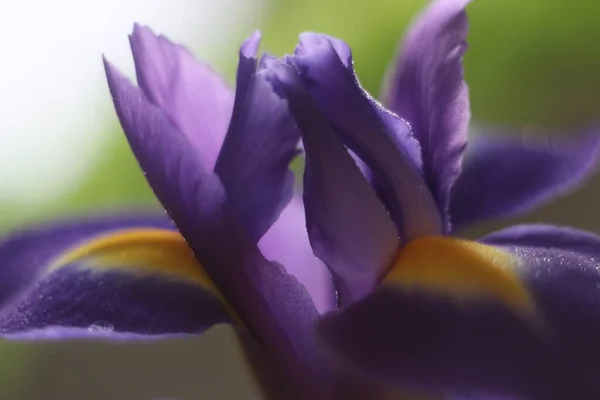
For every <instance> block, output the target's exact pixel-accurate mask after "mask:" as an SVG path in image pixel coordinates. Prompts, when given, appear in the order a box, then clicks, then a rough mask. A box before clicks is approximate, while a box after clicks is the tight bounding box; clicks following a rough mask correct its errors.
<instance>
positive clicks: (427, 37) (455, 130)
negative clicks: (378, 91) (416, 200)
mask: <svg viewBox="0 0 600 400" xmlns="http://www.w3.org/2000/svg"><path fill="white" fill-rule="evenodd" d="M469 2H470V0H437V1H433V2H432V3H431V5H430V6H429V8H428V9H427V10H426V11H425V12H424V13H423V14H422V15H421V16H420V18H419V19H418V20H417V21H416V22H415V23H414V24H413V27H412V28H411V30H410V31H409V33H408V35H407V37H406V39H405V41H404V46H403V48H402V51H401V52H400V54H399V56H398V61H397V64H396V65H393V66H391V67H390V71H391V75H390V79H389V82H388V83H387V85H388V87H387V93H386V95H385V96H384V97H385V104H386V105H387V106H388V107H389V108H390V109H391V110H393V111H394V112H396V113H398V114H399V115H400V116H401V117H402V118H405V119H406V120H407V121H408V122H409V123H410V125H411V127H412V130H413V134H414V135H415V137H416V138H417V140H418V141H419V143H420V144H421V150H422V156H423V170H424V173H425V180H426V182H427V184H428V185H429V187H430V188H431V191H432V192H433V193H434V196H435V200H436V202H437V204H438V207H439V208H440V211H441V212H442V213H443V214H444V215H447V212H448V206H449V202H450V189H451V188H452V185H453V183H454V182H455V180H456V178H457V176H458V174H459V173H460V166H461V160H462V154H463V151H464V149H465V146H466V144H467V128H468V124H469V117H470V110H469V94H468V89H467V85H466V84H465V82H464V79H463V66H462V59H463V54H464V52H465V50H466V48H467V45H466V42H465V40H466V36H467V24H468V22H467V16H466V13H465V10H464V8H465V6H466V5H467V4H468V3H469ZM446 219H447V217H446ZM445 223H446V224H448V221H447V220H446V221H445Z"/></svg>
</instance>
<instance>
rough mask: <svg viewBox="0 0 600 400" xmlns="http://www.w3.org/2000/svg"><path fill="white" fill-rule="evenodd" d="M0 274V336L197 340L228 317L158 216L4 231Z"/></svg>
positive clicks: (232, 318)
mask: <svg viewBox="0 0 600 400" xmlns="http://www.w3.org/2000/svg"><path fill="white" fill-rule="evenodd" d="M0 276H1V278H2V279H0V281H1V282H2V284H3V287H4V285H6V289H8V290H6V291H5V290H0V293H2V295H3V301H2V302H1V303H0V335H3V336H7V337H17V338H28V337H30V338H52V337H59V338H62V337H71V336H88V337H97V336H106V337H111V338H112V335H113V333H114V334H117V335H118V334H123V335H124V336H125V337H130V336H129V335H128V334H130V333H135V334H141V335H159V334H184V333H199V332H202V331H204V330H206V329H208V328H210V327H211V326H212V325H214V324H217V323H223V322H234V321H235V319H236V317H235V315H234V313H232V312H230V310H229V306H228V305H227V303H226V302H225V301H224V300H223V298H222V296H221V295H220V293H219V291H218V290H217V289H216V287H215V286H214V285H213V284H212V282H211V281H210V279H209V278H208V277H207V276H206V273H205V272H204V271H203V268H202V266H201V265H200V264H199V263H198V261H197V260H196V258H195V257H194V255H193V254H192V252H191V250H190V248H189V247H188V246H187V244H186V243H185V241H184V239H183V238H182V237H181V235H180V234H179V233H178V232H177V231H176V230H175V229H174V228H173V226H172V223H171V221H170V220H169V219H168V218H166V217H164V216H146V217H144V216H135V215H132V216H126V215H123V216H120V217H106V218H96V219H88V220H84V221H77V222H69V223H62V224H61V225H56V226H45V227H40V228H36V229H32V230H28V231H23V232H19V233H14V234H13V235H12V236H9V237H8V238H6V239H5V240H4V242H2V243H1V244H0ZM64 328H72V329H70V330H65V329H64ZM76 328H81V329H80V330H77V329H76ZM85 329H87V330H88V334H87V335H86V334H85ZM67 331H68V332H67Z"/></svg>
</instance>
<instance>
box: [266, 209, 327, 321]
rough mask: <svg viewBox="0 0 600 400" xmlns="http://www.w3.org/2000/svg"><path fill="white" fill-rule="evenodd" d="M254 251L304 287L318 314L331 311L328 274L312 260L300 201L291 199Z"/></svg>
mask: <svg viewBox="0 0 600 400" xmlns="http://www.w3.org/2000/svg"><path fill="white" fill-rule="evenodd" d="M258 247H259V248H260V250H261V251H262V253H263V254H264V256H265V258H267V259H268V260H272V261H277V262H278V263H280V264H282V265H283V266H284V267H285V269H286V270H287V272H288V273H290V274H292V275H293V276H295V277H296V279H298V281H300V283H302V284H303V285H304V286H305V287H306V289H307V290H308V292H309V293H310V296H311V298H312V300H313V303H314V304H315V307H317V310H319V312H320V313H324V312H326V311H330V310H332V309H333V308H335V306H336V295H335V287H334V286H333V282H332V279H331V275H330V273H329V270H328V269H327V267H326V266H325V264H323V262H322V261H321V260H319V259H318V258H317V257H315V255H314V254H313V251H312V248H311V246H310V242H309V241H308V235H307V232H306V221H305V218H304V206H303V204H302V199H300V198H294V199H292V201H291V202H290V204H288V206H287V207H286V208H285V209H284V210H283V211H282V212H281V215H279V218H278V219H277V221H276V222H275V223H274V224H273V226H271V228H270V229H269V230H268V231H267V233H265V235H264V236H263V237H262V238H261V240H260V242H259V243H258Z"/></svg>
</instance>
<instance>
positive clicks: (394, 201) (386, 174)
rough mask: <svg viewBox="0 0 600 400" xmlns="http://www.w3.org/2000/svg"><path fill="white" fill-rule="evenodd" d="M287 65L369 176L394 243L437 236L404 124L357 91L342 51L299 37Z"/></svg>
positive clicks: (433, 210)
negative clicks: (393, 233) (387, 213)
mask: <svg viewBox="0 0 600 400" xmlns="http://www.w3.org/2000/svg"><path fill="white" fill-rule="evenodd" d="M288 62H290V63H291V64H293V65H294V66H295V67H296V69H297V70H298V72H299V74H300V76H301V78H302V80H303V82H304V84H305V86H306V88H307V89H308V91H309V92H310V94H311V96H312V97H313V99H314V101H315V103H316V104H317V106H318V108H319V111H320V112H321V113H323V115H324V116H325V117H326V118H327V119H328V120H329V121H330V123H331V125H332V126H333V127H334V129H335V131H336V133H337V134H338V135H339V136H340V138H341V139H342V142H343V143H344V144H345V145H346V146H348V148H350V149H351V150H352V151H354V152H355V153H356V155H358V157H360V158H361V159H362V160H363V161H364V162H365V163H366V165H367V166H368V167H369V168H370V169H371V171H372V172H373V178H374V180H375V181H376V183H377V186H378V187H377V189H378V190H380V191H381V193H382V195H383V200H384V201H385V203H386V205H387V207H388V208H389V211H390V214H391V216H392V219H393V221H394V222H395V223H396V226H397V228H398V231H399V233H400V237H401V238H402V239H404V240H407V241H408V240H411V239H413V238H415V237H419V236H426V235H434V234H437V233H440V232H441V230H442V226H441V220H440V216H439V213H438V210H437V207H436V205H435V203H434V201H433V198H432V197H431V193H430V192H429V189H428V188H427V186H426V185H425V182H424V181H423V179H422V176H421V171H420V165H419V161H420V159H419V157H418V146H417V143H416V142H415V140H414V139H413V138H412V137H411V135H410V129H409V127H408V125H407V124H406V123H405V122H404V121H402V120H400V119H399V118H397V117H396V116H394V115H392V114H391V113H389V112H387V111H385V110H384V109H383V107H381V106H380V105H379V104H377V103H376V102H375V101H374V100H373V99H372V98H371V97H370V96H369V95H368V94H367V93H366V92H365V91H364V90H362V88H361V87H360V85H359V84H358V80H357V78H356V76H355V75H354V73H353V71H352V68H351V58H350V49H349V48H348V46H347V45H345V44H344V43H343V42H342V41H340V40H337V39H333V38H329V37H327V36H325V35H319V34H314V33H305V34H302V35H301V37H300V45H299V46H298V47H297V48H296V55H295V56H293V57H290V58H288Z"/></svg>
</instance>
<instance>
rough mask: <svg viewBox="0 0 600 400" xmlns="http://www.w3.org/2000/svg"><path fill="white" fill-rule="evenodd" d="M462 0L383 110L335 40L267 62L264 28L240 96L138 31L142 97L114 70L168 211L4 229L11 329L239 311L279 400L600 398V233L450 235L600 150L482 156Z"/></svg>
mask: <svg viewBox="0 0 600 400" xmlns="http://www.w3.org/2000/svg"><path fill="white" fill-rule="evenodd" d="M467 3H468V0H438V1H435V2H433V3H431V4H430V6H429V7H428V8H427V10H426V11H425V12H424V13H423V14H422V15H421V16H420V17H419V18H418V19H417V20H416V21H415V23H414V24H413V26H412V28H411V30H410V31H409V33H408V35H407V36H406V38H405V40H404V43H403V46H402V50H401V52H400V54H399V56H398V61H397V62H395V63H394V64H393V65H392V66H391V68H390V72H389V74H388V79H387V81H386V84H385V94H384V96H383V99H382V104H383V105H382V104H380V103H378V102H377V101H376V100H374V99H373V98H372V97H371V96H370V95H368V94H367V93H366V92H365V91H364V90H363V89H362V88H361V86H360V84H359V82H358V79H357V78H356V75H355V73H354V70H353V62H352V56H351V52H350V49H349V47H348V46H347V45H346V44H345V43H344V42H343V41H341V40H339V39H335V38H332V37H329V36H325V35H321V34H314V33H306V34H303V35H301V38H300V44H299V45H298V47H297V48H296V50H295V52H294V54H293V55H290V56H286V57H284V58H282V59H276V58H273V57H271V56H268V55H263V56H262V57H260V58H258V57H257V55H256V53H257V49H258V46H259V40H260V36H259V34H258V33H255V34H253V35H252V36H250V37H249V38H248V39H247V40H246V41H245V42H244V44H243V45H242V47H241V50H240V53H239V65H238V72H237V81H236V88H235V91H233V90H230V89H229V88H228V87H227V85H226V84H225V83H224V81H223V80H222V79H221V78H220V77H219V76H218V75H217V74H216V73H215V72H213V71H212V70H211V69H210V68H209V67H207V66H206V65H204V64H201V63H199V62H198V61H196V60H195V59H194V58H193V56H192V55H191V54H190V53H189V52H188V51H187V50H186V49H185V48H183V47H182V46H179V45H177V44H174V43H172V42H170V41H169V40H168V39H167V38H165V37H163V36H157V35H155V34H154V33H153V32H152V31H151V30H150V29H148V28H145V27H141V26H136V27H135V28H134V31H133V34H132V35H131V37H130V39H131V47H132V52H133V56H134V60H135V65H136V72H137V82H138V85H139V87H136V86H134V85H133V84H132V83H131V82H130V81H129V80H128V79H126V78H124V77H123V76H122V75H121V74H120V73H119V72H118V71H117V69H116V68H115V67H114V66H113V65H112V64H110V63H109V62H108V61H105V66H106V73H107V77H108V83H109V86H110V91H111V94H112V96H113V99H114V103H115V108H116V111H117V114H118V116H119V119H120V121H121V125H122V127H123V129H124V131H125V133H126V135H127V139H128V141H129V144H130V146H131V148H132V150H133V152H134V154H135V156H136V157H137V159H138V161H139V164H140V166H141V168H142V170H143V171H144V173H145V175H146V178H147V180H148V182H149V184H150V185H151V187H152V188H153V190H154V192H155V194H156V196H157V198H158V199H159V200H160V202H161V204H162V206H163V207H164V209H165V210H166V213H167V215H164V214H160V215H152V214H141V213H137V214H121V215H115V216H103V217H97V218H88V219H85V220H72V221H63V222H59V223H56V224H50V225H44V226H39V227H32V228H30V229H27V230H23V231H20V232H14V233H12V234H11V235H9V236H7V237H6V238H5V239H4V241H3V242H2V244H1V245H0V274H1V276H2V278H1V279H0V334H1V335H2V336H3V337H4V338H7V339H69V338H81V337H84V338H92V339H98V338H101V339H120V340H143V339H152V338H155V339H156V338H169V337H173V336H179V335H194V334H200V333H202V332H203V331H205V330H207V329H209V328H210V327H211V326H213V325H215V324H219V323H228V324H231V325H232V326H234V327H235V329H236V331H237V332H238V333H239V337H240V339H241V340H242V342H243V344H244V349H245V350H246V354H247V356H248V359H249V360H250V362H251V364H252V365H253V366H254V369H255V372H256V377H257V379H258V381H259V383H260V384H261V387H262V389H264V392H265V395H267V396H269V397H270V398H274V399H375V400H376V399H379V398H383V396H384V392H387V391H388V390H392V389H407V388H408V389H411V390H413V389H414V390H417V391H423V392H426V393H427V394H428V395H431V396H471V395H475V396H476V397H475V398H477V399H481V400H489V399H492V398H497V397H495V396H497V395H501V396H513V397H515V398H524V399H561V400H562V399H579V400H581V399H598V398H600V381H599V377H600V361H598V360H600V346H599V345H598V338H599V337H600V304H599V303H600V272H599V271H600V258H599V257H600V238H599V237H597V236H596V235H594V234H591V233H587V232H582V231H579V230H576V229H571V228H562V227H554V226H549V225H543V224H536V225H520V226H513V227H509V228H506V229H504V230H501V231H498V232H495V233H492V234H489V235H487V236H485V237H483V238H481V239H480V240H478V241H469V240H464V239H460V238H458V237H453V235H454V233H455V232H456V230H457V229H458V228H460V227H464V226H467V225H469V224H471V223H474V222H478V221H482V220H486V219H491V218H499V217H506V216H510V215H516V214H519V213H522V212H525V211H528V210H530V209H532V208H533V207H535V206H538V205H540V204H543V203H545V202H547V201H550V200H551V199H553V198H555V197H556V196H558V195H559V194H563V193H566V192H567V191H568V190H569V189H572V188H574V187H576V186H577V184H578V183H580V182H581V181H582V180H583V179H584V178H586V177H587V176H588V175H589V174H590V173H591V172H592V171H593V169H594V167H595V163H596V157H597V154H598V149H599V145H600V136H599V135H598V134H597V133H596V132H591V133H585V134H582V135H579V136H576V137H575V138H574V139H572V140H570V141H568V142H567V141H564V142H560V143H558V142H557V143H549V142H548V141H540V142H539V143H537V144H536V143H528V144H527V145H525V144H523V143H522V142H520V141H516V140H511V139H508V138H501V137H490V136H478V137H475V138H474V139H472V140H471V142H470V143H469V145H468V147H467V127H468V125H469V100H468V92H467V87H466V84H465V82H464V79H463V68H462V58H463V53H464V51H465V49H466V44H465V38H466V34H467V19H466V14H465V10H464V8H465V6H466V5H467ZM300 139H302V143H301V144H302V146H299V142H300ZM300 149H301V150H300ZM300 152H302V153H304V157H305V161H306V165H305V171H304V189H303V198H302V199H301V198H299V197H296V195H295V194H294V188H293V186H294V177H293V174H292V173H291V171H290V170H289V164H290V162H291V160H292V159H293V158H294V157H296V156H297V155H298V154H299V153H300ZM315 256H316V257H315ZM404 395H405V396H406V393H404ZM490 396H494V397H490ZM403 398H411V399H412V398H416V397H403ZM418 398H422V397H418ZM436 398H439V397H436Z"/></svg>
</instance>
